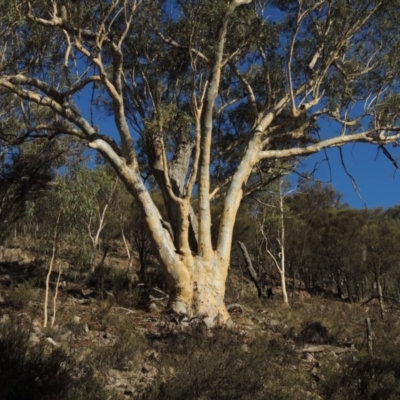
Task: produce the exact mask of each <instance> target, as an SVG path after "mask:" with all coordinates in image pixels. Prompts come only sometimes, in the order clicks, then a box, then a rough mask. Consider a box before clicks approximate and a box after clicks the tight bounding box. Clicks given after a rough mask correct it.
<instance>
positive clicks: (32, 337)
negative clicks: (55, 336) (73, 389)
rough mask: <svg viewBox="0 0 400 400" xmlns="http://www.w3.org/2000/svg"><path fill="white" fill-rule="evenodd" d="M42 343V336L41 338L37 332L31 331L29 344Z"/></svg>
mask: <svg viewBox="0 0 400 400" xmlns="http://www.w3.org/2000/svg"><path fill="white" fill-rule="evenodd" d="M39 343H40V338H39V336H38V335H37V334H36V333H33V332H32V333H31V334H30V336H29V344H30V345H31V346H34V345H36V344H39Z"/></svg>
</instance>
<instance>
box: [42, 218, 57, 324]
mask: <svg viewBox="0 0 400 400" xmlns="http://www.w3.org/2000/svg"><path fill="white" fill-rule="evenodd" d="M60 217H61V211H59V212H58V215H57V222H56V226H55V227H54V233H53V242H52V253H51V258H50V263H49V269H48V271H47V276H46V289H45V294H44V320H43V327H44V328H46V327H47V321H48V313H47V307H48V304H49V291H50V276H51V273H52V271H53V264H54V260H55V258H56V253H57V247H58V246H57V236H58V225H59V223H60Z"/></svg>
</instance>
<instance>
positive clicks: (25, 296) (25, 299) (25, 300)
mask: <svg viewBox="0 0 400 400" xmlns="http://www.w3.org/2000/svg"><path fill="white" fill-rule="evenodd" d="M35 294H36V290H35V289H34V288H33V286H32V285H31V284H30V283H29V282H24V283H23V284H22V285H19V286H17V287H16V288H14V289H13V290H12V291H10V292H9V293H8V296H7V304H8V305H9V306H11V307H13V308H15V309H16V310H19V311H20V310H23V309H25V308H26V307H27V306H28V304H29V302H30V301H31V300H32V299H33V298H34V296H35Z"/></svg>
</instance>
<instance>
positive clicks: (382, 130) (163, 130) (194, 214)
mask: <svg viewBox="0 0 400 400" xmlns="http://www.w3.org/2000/svg"><path fill="white" fill-rule="evenodd" d="M0 11H1V15H2V17H0V18H1V20H0V25H1V27H2V34H1V35H0V55H1V57H0V90H1V93H2V94H4V95H7V96H10V97H11V98H12V99H15V100H14V101H15V103H16V112H17V115H19V116H20V120H21V121H22V122H21V123H22V124H23V129H22V130H21V134H20V135H21V137H22V138H26V137H29V136H32V135H40V136H47V137H48V138H49V139H54V138H57V137H58V136H60V135H70V136H73V137H75V138H77V140H79V141H82V142H84V143H86V144H87V146H88V147H89V148H91V149H95V150H97V151H98V152H99V153H100V154H101V155H102V156H103V158H104V159H105V160H107V161H108V162H109V163H110V164H111V165H112V167H113V168H114V169H115V171H116V173H117V175H118V176H119V177H120V179H121V180H122V182H123V183H124V184H125V186H126V188H127V189H128V191H129V192H130V193H131V194H132V195H133V196H135V197H136V200H137V202H138V204H139V205H140V207H141V209H142V211H143V213H144V215H145V218H146V223H147V225H148V226H149V228H150V232H151V235H152V238H153V241H154V242H155V243H156V245H157V248H158V256H159V259H160V261H161V263H162V264H163V265H164V266H165V268H166V271H167V276H168V277H169V280H170V282H171V285H172V286H173V287H174V288H175V290H176V293H177V299H176V302H175V309H177V310H179V311H182V312H183V313H187V312H188V309H190V308H191V307H192V308H193V307H194V309H197V311H193V312H189V313H191V314H196V313H197V314H199V313H200V314H204V315H209V316H210V318H211V319H213V318H214V317H215V318H216V314H217V316H218V318H220V317H221V320H226V314H227V313H226V312H225V311H221V309H222V308H223V307H224V306H223V305H221V304H223V294H224V289H221V287H223V286H224V283H223V282H225V279H226V275H227V270H228V266H229V261H230V251H231V242H232V232H233V226H234V223H235V219H236V215H237V211H238V208H239V205H240V201H241V199H242V198H243V196H245V195H246V194H250V193H252V192H254V191H255V190H258V189H260V188H261V187H263V186H264V185H266V184H268V183H269V182H270V181H271V180H274V179H275V178H277V177H279V176H281V175H282V174H285V173H287V172H288V171H290V170H291V169H292V168H293V166H294V164H295V163H296V160H297V159H298V158H299V157H301V156H306V155H309V154H313V153H316V152H319V151H321V150H323V149H325V148H330V147H341V146H343V145H345V144H347V143H354V142H363V143H368V144H373V145H377V146H380V147H381V148H382V149H383V151H384V154H385V155H386V156H387V157H389V159H390V160H391V161H392V162H394V163H396V161H395V158H394V156H392V154H391V149H388V148H387V146H388V145H390V144H393V145H395V144H397V140H398V138H399V136H400V132H399V119H398V115H399V113H398V109H399V99H400V97H399V95H398V77H399V67H398V62H397V60H398V58H399V52H400V46H399V38H400V35H399V33H400V32H399V30H400V24H399V19H400V12H399V11H400V2H399V1H397V0H393V1H390V2H388V1H384V0H370V1H359V0H320V1H318V0H296V1H295V0H293V1H292V0H290V1H279V0H271V1H267V0H260V1H252V0H232V1H227V0H190V1H180V0H174V1H161V0H157V1H152V2H145V1H141V0H135V1H123V0H113V1H111V0H100V1H98V0H96V1H94V0H86V1H72V0H27V1H24V2H21V3H18V4H14V3H13V2H11V1H4V2H2V5H1V10H0ZM80 96H82V97H80ZM83 99H84V100H85V102H83ZM100 113H103V114H104V113H106V114H108V115H109V116H111V117H112V118H113V121H114V125H115V126H114V129H113V130H115V131H116V132H117V134H116V135H115V134H114V132H109V131H105V129H104V128H103V127H102V124H101V115H100ZM30 115H39V116H40V118H31V117H30ZM149 176H151V177H152V179H154V182H156V183H157V185H158V187H159V188H160V190H161V193H162V196H163V199H164V203H165V210H160V209H158V208H157V207H156V204H155V203H154V201H153V200H152V198H151V194H150V192H149V186H148V180H147V178H148V177H149ZM192 196H195V197H196V201H193V199H192ZM216 196H223V198H224V201H223V205H222V207H221V212H220V216H219V218H218V224H219V229H218V235H217V239H216V242H215V243H213V241H212V235H211V226H212V218H211V202H212V200H213V199H214V198H215V197H216ZM168 225H169V229H165V228H166V226H168ZM200 270H201V271H202V272H201V273H200ZM196 271H197V272H198V273H199V275H201V276H202V277H203V278H201V279H206V280H207V282H210V281H215V282H217V283H215V285H214V286H213V288H212V291H215V292H218V293H219V294H218V296H217V297H218V300H216V303H215V304H218V306H216V307H217V308H218V307H220V309H219V311H217V312H212V311H211V310H210V309H208V310H207V311H204V310H203V311H199V309H200V308H201V307H200V308H199V306H198V305H195V306H194V304H196V300H193V299H194V298H195V297H196V296H197V295H196V294H194V292H193V282H195V283H196V285H199V286H198V287H200V286H201V285H200V283H199V282H200V281H201V279H197V278H194V276H196V273H197V272H196ZM211 275H213V277H211ZM205 276H206V278H204V277H205ZM190 282H191V283H190ZM189 286H191V288H189ZM196 290H198V291H199V292H198V293H200V292H201V290H199V289H196ZM207 290H208V289H207ZM210 290H211V289H210ZM199 296H200V297H202V298H203V299H204V293H202V294H201V295H199ZM206 297H207V296H206ZM209 297H210V298H213V297H215V295H212V296H209ZM221 307H222V308H221ZM211 315H212V317H211ZM215 318H214V319H215Z"/></svg>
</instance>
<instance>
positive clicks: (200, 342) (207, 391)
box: [143, 331, 306, 399]
mask: <svg viewBox="0 0 400 400" xmlns="http://www.w3.org/2000/svg"><path fill="white" fill-rule="evenodd" d="M211 336H212V337H209V338H206V337H205V336H204V334H203V333H200V332H196V333H194V334H193V335H192V336H190V335H189V336H186V335H184V334H181V335H176V336H174V337H172V338H171V339H168V340H167V342H166V343H165V346H166V347H165V348H164V350H163V353H162V359H161V362H162V363H163V366H164V368H166V370H167V371H168V369H169V370H170V371H173V372H171V377H170V378H168V379H167V380H166V381H165V382H158V383H156V384H155V385H154V386H153V387H152V388H151V389H150V390H148V392H147V393H146V394H145V395H144V396H143V398H145V399H159V398H163V399H197V398H203V399H232V398H241V399H265V398H268V399H292V398H294V397H295V393H296V392H297V391H298V390H301V389H304V388H305V387H306V386H305V381H304V379H303V378H304V377H303V376H302V375H301V373H299V371H298V370H297V369H296V368H295V366H296V364H297V360H296V356H295V354H294V353H293V352H292V351H291V350H290V349H288V348H287V347H286V346H285V345H284V344H283V343H282V342H280V341H274V340H272V341H269V340H268V339H267V338H264V337H263V338H259V339H257V340H255V341H254V342H253V343H251V345H250V346H249V348H248V349H244V348H243V342H242V339H241V338H240V337H239V336H235V335H233V334H232V333H229V332H226V331H214V332H212V335H211ZM171 368H172V370H171Z"/></svg>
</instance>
